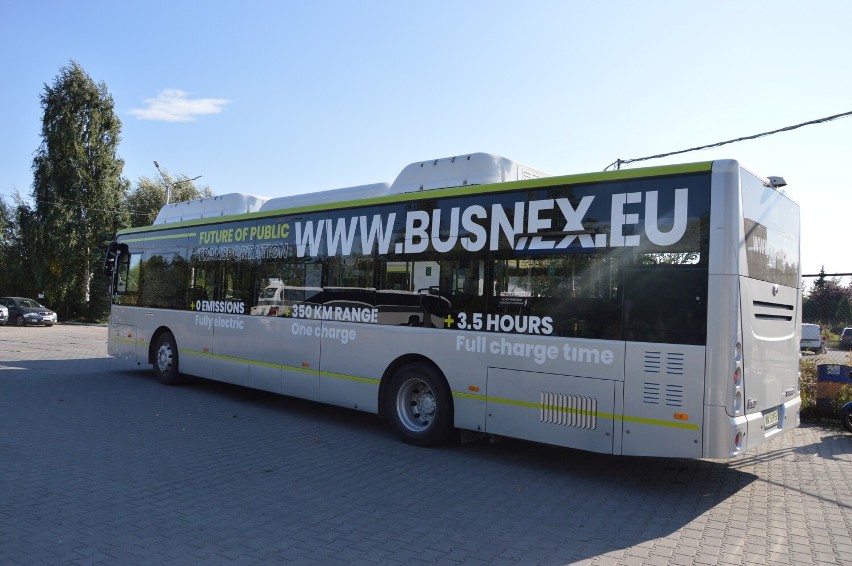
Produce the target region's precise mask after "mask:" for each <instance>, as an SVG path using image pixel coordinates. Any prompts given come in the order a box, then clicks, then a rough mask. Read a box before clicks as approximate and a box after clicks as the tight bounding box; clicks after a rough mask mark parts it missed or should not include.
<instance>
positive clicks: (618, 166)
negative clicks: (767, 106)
mask: <svg viewBox="0 0 852 566" xmlns="http://www.w3.org/2000/svg"><path fill="white" fill-rule="evenodd" d="M847 116H852V111H850V112H844V113H842V114H835V115H834V116H827V117H825V118H819V119H817V120H810V121H809V122H802V123H801V124H796V125H795V126H787V127H786V128H780V129H778V130H772V131H771V132H763V133H762V134H754V135H751V136H743V137H741V138H736V139H733V140H728V141H723V142H716V143H711V144H708V145H702V146H700V147H691V148H689V149H681V150H679V151H670V152H669V153H660V154H657V155H649V156H648V157H636V158H634V159H616V160H615V161H613V162H612V163H610V164H609V165H607V166H606V169H604V171H609V168H610V167H612V166H613V165H615V168H616V169H621V166H622V165H629V164H630V163H635V162H637V161H647V160H649V159H659V158H661V157H669V156H671V155H678V154H680V153H688V152H690V151H698V150H700V149H710V148H712V147H719V146H723V145H726V144H729V143H736V142H741V141H747V140H754V139H757V138H762V137H766V136H771V135H773V134H780V133H781V132H789V131H790V130H795V129H797V128H802V127H804V126H812V125H814V124H822V123H824V122H830V121H832V120H837V119H839V118H846V117H847Z"/></svg>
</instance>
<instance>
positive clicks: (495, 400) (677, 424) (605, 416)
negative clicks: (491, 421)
mask: <svg viewBox="0 0 852 566" xmlns="http://www.w3.org/2000/svg"><path fill="white" fill-rule="evenodd" d="M453 397H459V398H462V399H472V400H475V401H485V402H487V403H499V404H501V405H512V406H514V407H525V408H527V409H536V410H538V411H541V410H547V411H561V412H563V413H572V414H575V415H585V416H592V417H597V418H599V419H610V420H613V421H618V420H620V421H624V422H629V423H638V424H646V425H651V426H665V427H671V428H682V429H685V430H701V429H700V428H699V426H698V425H697V424H693V423H685V422H680V421H666V420H663V419H649V418H645V417H633V416H630V415H616V414H614V413H604V412H602V411H586V410H583V409H573V408H569V407H556V406H553V405H544V404H542V403H533V402H530V401H519V400H517V399H502V398H500V397H486V396H484V395H471V394H470V393H455V392H454V393H453Z"/></svg>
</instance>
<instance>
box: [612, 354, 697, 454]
mask: <svg viewBox="0 0 852 566" xmlns="http://www.w3.org/2000/svg"><path fill="white" fill-rule="evenodd" d="M704 355H705V348H704V347H703V346H686V345H674V344H654V343H642V342H631V343H628V344H627V361H626V363H625V376H624V435H623V437H622V442H623V445H622V453H623V454H625V455H642V456H669V457H684V458H695V457H699V456H701V450H702V446H701V428H702V426H703V420H704Z"/></svg>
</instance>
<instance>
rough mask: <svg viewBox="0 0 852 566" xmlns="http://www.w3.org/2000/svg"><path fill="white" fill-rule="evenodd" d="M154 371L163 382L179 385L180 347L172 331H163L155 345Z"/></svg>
mask: <svg viewBox="0 0 852 566" xmlns="http://www.w3.org/2000/svg"><path fill="white" fill-rule="evenodd" d="M154 373H156V374H157V377H158V378H159V380H160V382H161V383H165V384H166V385H177V384H178V383H179V382H180V372H179V368H178V349H177V344H176V343H175V337H174V336H172V333H171V332H163V333H162V334H160V335H159V336H158V337H157V342H156V344H155V345H154Z"/></svg>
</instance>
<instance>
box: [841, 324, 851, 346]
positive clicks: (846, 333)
mask: <svg viewBox="0 0 852 566" xmlns="http://www.w3.org/2000/svg"><path fill="white" fill-rule="evenodd" d="M840 349H841V350H852V328H849V327H846V328H844V329H843V334H841V335H840Z"/></svg>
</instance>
